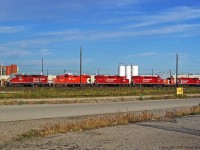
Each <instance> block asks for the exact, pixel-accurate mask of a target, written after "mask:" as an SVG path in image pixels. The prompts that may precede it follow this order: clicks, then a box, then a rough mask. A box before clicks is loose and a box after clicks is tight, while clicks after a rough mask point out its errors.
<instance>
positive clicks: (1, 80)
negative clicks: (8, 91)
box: [1, 64, 3, 87]
mask: <svg viewBox="0 0 200 150" xmlns="http://www.w3.org/2000/svg"><path fill="white" fill-rule="evenodd" d="M2 71H3V69H2V64H1V87H2Z"/></svg>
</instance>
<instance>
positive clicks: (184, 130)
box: [137, 123, 200, 136]
mask: <svg viewBox="0 0 200 150" xmlns="http://www.w3.org/2000/svg"><path fill="white" fill-rule="evenodd" d="M137 125H140V126H144V127H150V128H156V129H162V130H166V131H174V132H179V133H186V134H190V135H196V136H200V130H194V129H189V128H184V127H166V126H161V125H150V124H142V123H137Z"/></svg>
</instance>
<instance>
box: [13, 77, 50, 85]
mask: <svg viewBox="0 0 200 150" xmlns="http://www.w3.org/2000/svg"><path fill="white" fill-rule="evenodd" d="M48 85H49V83H48V76H45V75H20V74H17V75H15V77H13V78H11V79H10V86H48Z"/></svg>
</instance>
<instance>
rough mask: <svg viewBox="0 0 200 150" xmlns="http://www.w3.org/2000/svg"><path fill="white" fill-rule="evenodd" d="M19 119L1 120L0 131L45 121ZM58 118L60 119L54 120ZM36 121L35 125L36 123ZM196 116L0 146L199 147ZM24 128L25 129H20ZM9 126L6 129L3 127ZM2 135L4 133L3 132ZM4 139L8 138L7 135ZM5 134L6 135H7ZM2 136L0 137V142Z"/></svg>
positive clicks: (162, 149) (199, 120) (199, 117)
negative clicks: (16, 120)
mask: <svg viewBox="0 0 200 150" xmlns="http://www.w3.org/2000/svg"><path fill="white" fill-rule="evenodd" d="M48 121H50V120H42V121H32V123H30V121H27V122H26V121H23V122H17V123H16V122H15V123H13V122H10V123H8V122H7V123H1V124H0V127H1V128H0V129H1V131H0V132H1V134H2V133H6V134H10V133H11V134H17V133H19V132H20V131H19V130H17V131H16V132H14V131H13V129H12V128H13V127H15V129H20V128H21V130H22V131H23V130H27V129H28V127H27V126H29V128H30V126H34V127H35V128H38V127H39V125H42V124H43V123H45V122H48ZM56 121H61V120H59V119H58V120H56ZM36 124H37V125H36ZM199 124H200V115H197V116H187V117H182V118H177V119H175V120H172V121H171V122H164V121H160V122H157V121H151V122H142V123H136V124H129V125H124V126H116V127H107V128H102V129H96V130H91V131H80V132H71V133H67V134H58V135H52V136H48V137H44V138H37V139H34V140H24V141H16V142H12V141H9V142H6V143H5V142H4V143H1V145H0V149H31V150H32V149H51V150H53V149H56V150H57V149H85V150H86V149H88V150H89V149H99V150H102V149H106V150H107V149H113V150H115V149H120V150H123V149H124V150H127V149H128V150H129V149H130V150H133V149H138V150H140V149H152V150H156V149H158V150H173V149H176V150H177V149H180V150H182V149H190V150H191V149H192V150H197V149H200V142H199V141H200V126H199ZM24 127H27V128H24ZM7 129H10V130H9V132H10V133H9V132H5V131H4V132H3V130H7ZM11 129H12V130H11ZM6 134H5V135H6ZM4 137H7V140H8V139H10V137H9V136H8V135H6V136H4ZM8 137H9V138H8ZM2 140H4V141H6V140H5V139H3V137H1V141H2Z"/></svg>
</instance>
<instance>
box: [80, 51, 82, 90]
mask: <svg viewBox="0 0 200 150" xmlns="http://www.w3.org/2000/svg"><path fill="white" fill-rule="evenodd" d="M81 76H82V47H80V88H82V78H81Z"/></svg>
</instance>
